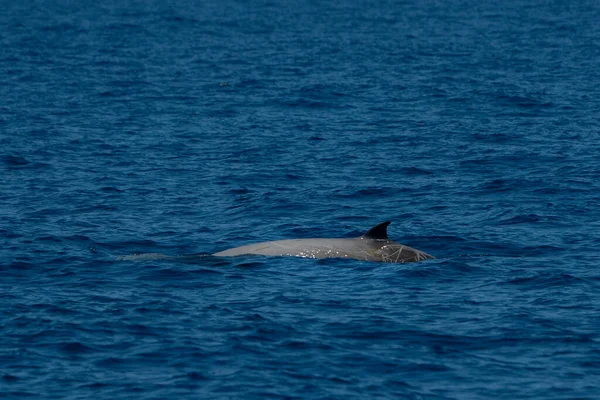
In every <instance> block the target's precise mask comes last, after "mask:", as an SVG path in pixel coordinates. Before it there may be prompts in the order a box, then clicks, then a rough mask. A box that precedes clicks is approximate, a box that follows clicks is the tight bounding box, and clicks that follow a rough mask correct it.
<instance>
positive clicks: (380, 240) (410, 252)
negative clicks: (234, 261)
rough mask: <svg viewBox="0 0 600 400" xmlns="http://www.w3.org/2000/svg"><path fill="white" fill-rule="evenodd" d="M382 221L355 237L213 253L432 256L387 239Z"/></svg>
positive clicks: (388, 258)
mask: <svg viewBox="0 0 600 400" xmlns="http://www.w3.org/2000/svg"><path fill="white" fill-rule="evenodd" d="M390 223H391V221H386V222H382V223H381V224H378V225H376V226H374V227H373V228H371V229H369V230H368V231H367V232H365V233H364V234H362V235H361V236H360V237H358V238H339V239H328V238H312V239H288V240H276V241H272V242H262V243H255V244H249V245H246V246H241V247H235V248H232V249H229V250H225V251H221V252H218V253H215V254H213V255H215V256H218V257H230V256H239V255H262V256H296V257H304V258H352V259H357V260H364V261H379V262H389V263H403V262H414V261H421V260H426V259H430V258H434V257H433V256H431V255H429V254H427V253H424V252H422V251H419V250H416V249H413V248H412V247H409V246H405V245H402V244H400V243H396V242H393V241H391V240H389V239H388V235H387V227H388V225H389V224H390Z"/></svg>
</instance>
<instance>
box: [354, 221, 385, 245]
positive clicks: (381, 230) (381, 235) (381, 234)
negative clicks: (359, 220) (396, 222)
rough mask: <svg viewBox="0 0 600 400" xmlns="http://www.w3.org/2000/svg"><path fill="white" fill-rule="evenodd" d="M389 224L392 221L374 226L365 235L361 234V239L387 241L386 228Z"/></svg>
mask: <svg viewBox="0 0 600 400" xmlns="http://www.w3.org/2000/svg"><path fill="white" fill-rule="evenodd" d="M391 223H392V221H385V222H382V223H380V224H379V225H375V226H374V227H372V228H371V229H369V230H368V231H367V232H366V233H365V234H363V235H362V236H361V238H364V239H383V240H388V236H387V227H388V225H389V224H391Z"/></svg>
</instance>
